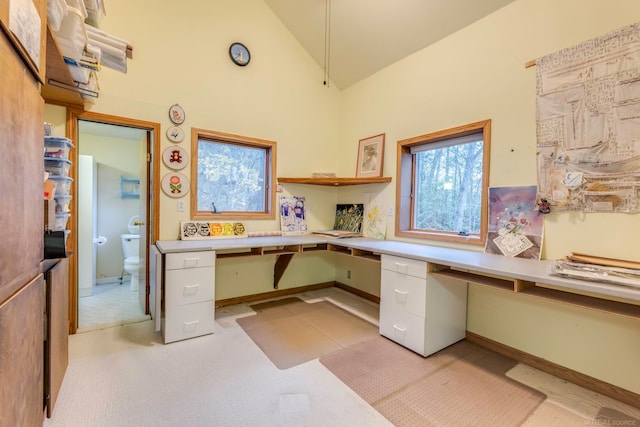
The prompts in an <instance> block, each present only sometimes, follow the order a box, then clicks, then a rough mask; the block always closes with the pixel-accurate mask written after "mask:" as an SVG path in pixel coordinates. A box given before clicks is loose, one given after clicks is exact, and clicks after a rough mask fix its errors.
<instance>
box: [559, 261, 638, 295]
mask: <svg viewBox="0 0 640 427" xmlns="http://www.w3.org/2000/svg"><path fill="white" fill-rule="evenodd" d="M552 273H554V274H558V275H560V276H565V277H570V278H574V279H584V280H592V281H597V282H606V283H613V284H616V285H623V286H630V287H633V288H638V289H640V262H635V261H627V260H620V259H614V258H604V257H598V256H593V255H586V254H579V253H572V254H571V255H569V256H568V257H566V258H565V259H563V260H558V261H557V262H556V264H555V265H554V266H553V268H552Z"/></svg>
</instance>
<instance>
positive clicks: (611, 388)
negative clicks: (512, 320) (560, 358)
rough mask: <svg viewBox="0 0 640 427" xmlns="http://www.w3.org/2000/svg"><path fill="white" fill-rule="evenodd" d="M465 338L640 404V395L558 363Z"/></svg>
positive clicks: (473, 337) (470, 335)
mask: <svg viewBox="0 0 640 427" xmlns="http://www.w3.org/2000/svg"><path fill="white" fill-rule="evenodd" d="M465 338H466V339H467V341H470V342H472V343H475V344H478V345H480V346H482V347H484V348H487V349H489V350H492V351H495V352H496V353H500V354H502V355H504V356H507V357H509V358H511V359H514V360H517V361H518V362H522V363H524V364H525V365H529V366H531V367H534V368H536V369H539V370H541V371H544V372H547V373H549V374H551V375H555V376H556V377H559V378H562V379H565V380H567V381H570V382H572V383H574V384H577V385H579V386H581V387H584V388H587V389H589V390H592V391H595V392H597V393H600V394H603V395H605V396H609V397H611V398H613V399H616V400H619V401H621V402H624V403H626V404H628V405H631V406H633V407H634V408H635V407H637V405H638V402H640V394H637V393H634V392H632V391H629V390H626V389H623V388H621V387H618V386H616V385H613V384H609V383H607V382H604V381H602V380H599V379H597V378H593V377H590V376H588V375H585V374H582V373H580V372H577V371H574V370H572V369H569V368H566V367H564V366H561V365H558V364H557V363H553V362H550V361H548V360H545V359H542V358H540V357H538V356H534V355H532V354H529V353H525V352H524V351H521V350H518V349H516V348H513V347H509V346H507V345H504V344H502V343H499V342H497V341H493V340H491V339H489V338H485V337H483V336H481V335H478V334H474V333H473V332H469V331H467V333H466V337H465Z"/></svg>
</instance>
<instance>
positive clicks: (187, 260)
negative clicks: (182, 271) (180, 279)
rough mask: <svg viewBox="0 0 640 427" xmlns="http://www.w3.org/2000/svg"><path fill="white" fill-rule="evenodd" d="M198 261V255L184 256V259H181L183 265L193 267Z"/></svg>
mask: <svg viewBox="0 0 640 427" xmlns="http://www.w3.org/2000/svg"><path fill="white" fill-rule="evenodd" d="M198 261H200V257H195V258H185V259H184V260H182V265H183V266H184V267H195V266H197V265H198Z"/></svg>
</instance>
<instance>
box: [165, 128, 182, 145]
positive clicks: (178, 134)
mask: <svg viewBox="0 0 640 427" xmlns="http://www.w3.org/2000/svg"><path fill="white" fill-rule="evenodd" d="M167 138H169V141H171V142H181V141H182V140H183V139H184V131H183V130H182V129H181V128H179V127H178V126H171V127H170V128H169V129H167Z"/></svg>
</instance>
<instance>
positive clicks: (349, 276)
mask: <svg viewBox="0 0 640 427" xmlns="http://www.w3.org/2000/svg"><path fill="white" fill-rule="evenodd" d="M347 279H351V270H347Z"/></svg>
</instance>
